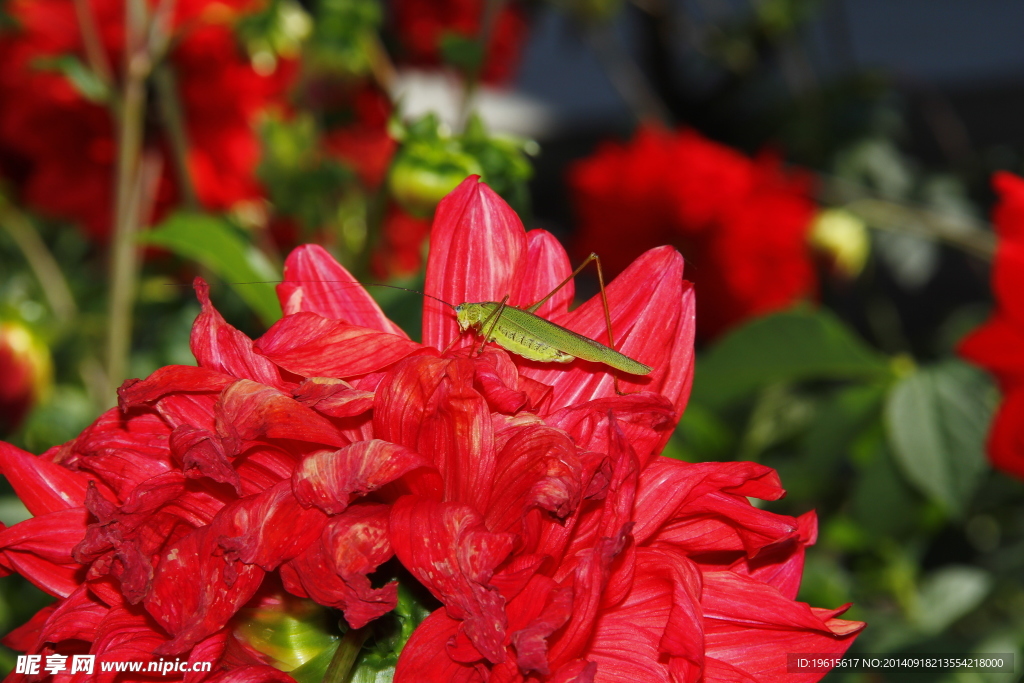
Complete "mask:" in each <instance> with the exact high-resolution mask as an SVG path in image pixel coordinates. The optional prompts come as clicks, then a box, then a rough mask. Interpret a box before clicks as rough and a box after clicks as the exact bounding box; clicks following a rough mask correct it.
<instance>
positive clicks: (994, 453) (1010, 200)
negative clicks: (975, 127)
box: [960, 172, 1024, 477]
mask: <svg viewBox="0 0 1024 683" xmlns="http://www.w3.org/2000/svg"><path fill="white" fill-rule="evenodd" d="M993 185H994V186H995V189H996V191H997V192H998V194H999V200H1000V201H999V204H998V206H997V207H996V209H995V212H994V215H993V221H994V222H995V226H996V234H997V236H998V237H999V243H998V246H997V249H996V256H995V261H994V262H993V264H992V290H993V292H994V294H995V298H996V311H995V313H994V314H993V316H992V318H991V319H990V320H989V321H988V322H987V323H985V325H983V326H982V327H981V328H980V329H978V330H976V331H975V332H974V333H973V334H971V335H970V336H969V337H968V338H967V339H965V340H964V342H963V343H962V344H961V346H960V353H961V354H963V355H964V356H965V357H966V358H968V359H970V360H972V361H974V362H975V363H977V364H978V365H980V366H982V367H984V368H987V369H988V370H989V371H990V372H992V374H994V375H995V377H996V379H997V380H998V381H999V387H1000V389H1001V390H1002V392H1003V402H1002V404H1001V405H1000V406H999V411H998V413H997V414H996V417H995V420H994V421H993V423H992V431H991V432H990V433H989V438H988V452H989V457H990V458H991V460H992V464H993V465H994V466H995V467H997V468H999V469H1001V470H1004V471H1006V472H1009V473H1011V474H1014V475H1016V476H1018V477H1024V179H1021V178H1019V177H1017V176H1015V175H1013V174H1011V173H1006V172H1000V173H997V174H996V175H995V177H994V178H993Z"/></svg>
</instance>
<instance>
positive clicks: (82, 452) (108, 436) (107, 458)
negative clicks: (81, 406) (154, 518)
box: [68, 408, 171, 499]
mask: <svg viewBox="0 0 1024 683" xmlns="http://www.w3.org/2000/svg"><path fill="white" fill-rule="evenodd" d="M170 433H171V428H170V427H168V426H167V423H166V422H164V421H163V420H161V419H160V417H159V416H158V415H154V414H152V413H133V414H130V415H125V414H123V413H122V412H121V411H120V410H118V409H116V408H112V409H111V410H108V411H107V412H105V413H104V414H103V415H101V416H100V417H99V419H97V420H96V421H95V422H94V423H92V425H90V426H89V427H88V428H86V430H85V431H84V432H82V434H81V435H80V436H79V437H78V438H77V439H75V440H74V441H73V442H72V443H71V444H70V450H71V452H72V454H73V455H72V456H71V458H69V460H68V464H69V465H73V466H74V467H76V468H77V469H81V470H88V471H90V472H93V473H95V474H96V476H97V477H98V478H99V479H100V481H101V482H103V483H105V484H106V485H107V486H109V487H110V488H111V489H113V491H114V493H115V494H116V495H117V496H118V497H120V498H122V499H123V498H124V497H126V496H127V495H129V494H130V493H131V491H132V489H134V488H135V487H136V486H138V485H139V484H141V483H142V482H144V481H146V480H147V479H151V478H153V477H155V476H157V475H158V474H162V473H164V472H166V471H168V470H169V469H171V458H170V452H169V449H168V436H169V435H170Z"/></svg>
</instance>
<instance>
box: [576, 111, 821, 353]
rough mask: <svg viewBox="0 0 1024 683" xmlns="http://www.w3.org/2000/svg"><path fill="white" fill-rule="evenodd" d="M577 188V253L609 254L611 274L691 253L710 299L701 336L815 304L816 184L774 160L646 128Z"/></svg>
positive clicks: (583, 173)
mask: <svg viewBox="0 0 1024 683" xmlns="http://www.w3.org/2000/svg"><path fill="white" fill-rule="evenodd" d="M568 180H569V186H570V188H571V190H572V194H573V197H572V199H573V206H574V207H575V210H576V214H577V217H578V220H579V223H578V236H577V247H578V251H579V252H580V253H588V252H591V251H594V252H597V253H598V254H600V255H601V256H602V259H603V260H604V262H605V264H606V265H607V267H608V270H609V271H610V272H611V273H612V274H615V273H618V272H620V271H621V270H622V269H623V268H625V266H626V265H627V264H628V263H629V262H630V261H632V260H633V259H634V258H636V256H637V255H638V254H640V253H641V252H642V251H644V250H645V249H648V248H650V247H652V246H655V245H658V244H672V245H675V246H677V247H678V248H679V249H680V250H681V251H682V252H683V255H684V256H685V257H686V259H687V261H688V262H689V263H690V270H689V272H688V274H689V275H690V276H692V277H693V280H694V284H695V286H696V287H697V288H698V289H699V290H700V292H701V301H702V305H701V317H700V328H699V331H700V334H701V336H705V337H710V336H714V335H717V334H719V333H721V332H723V331H725V330H727V329H728V328H730V327H732V326H734V325H736V324H738V323H740V322H742V321H743V320H745V319H747V318H750V317H752V316H756V315H760V314H764V313H769V312H771V311H776V310H779V309H782V308H785V307H787V306H789V305H791V304H792V303H794V302H796V301H799V300H801V299H804V298H809V297H813V296H814V289H815V285H816V278H815V273H814V267H813V263H812V260H811V255H810V251H809V248H808V246H807V233H808V231H809V229H810V226H811V220H812V218H813V216H814V212H815V206H814V204H813V203H812V202H811V200H810V199H809V198H808V189H809V187H808V186H809V180H808V178H807V177H805V176H803V175H800V174H797V175H790V174H787V173H786V172H785V171H784V170H783V169H782V167H781V163H780V161H779V160H778V159H777V158H775V157H773V156H771V155H762V156H761V157H760V158H758V159H753V160H752V159H748V158H747V157H745V156H743V155H742V154H740V153H738V152H736V151H735V150H732V149H730V148H728V147H725V146H724V145H720V144H718V143H715V142H712V141H710V140H707V139H705V138H703V137H701V136H700V135H699V134H697V133H695V132H693V131H680V132H678V133H671V132H669V131H665V130H662V129H658V128H653V127H642V128H640V129H639V130H638V131H637V134H636V136H635V137H634V138H633V140H632V141H631V142H629V143H627V144H624V145H622V144H616V143H610V142H609V143H604V144H603V145H601V146H600V147H599V148H598V150H597V151H596V152H595V153H594V154H593V155H592V156H590V157H589V158H587V159H584V160H582V161H580V162H577V163H576V164H575V165H574V166H573V167H572V168H571V170H570V172H569V179H568Z"/></svg>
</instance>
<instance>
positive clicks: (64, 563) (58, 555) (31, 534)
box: [0, 508, 87, 597]
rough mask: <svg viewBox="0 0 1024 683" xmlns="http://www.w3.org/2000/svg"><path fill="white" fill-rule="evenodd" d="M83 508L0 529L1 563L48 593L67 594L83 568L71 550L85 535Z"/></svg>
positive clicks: (76, 581) (60, 511) (81, 575)
mask: <svg viewBox="0 0 1024 683" xmlns="http://www.w3.org/2000/svg"><path fill="white" fill-rule="evenodd" d="M86 519H87V512H86V510H85V508H73V509H70V510H58V511H56V512H50V513H46V514H44V515H40V516H38V517H33V518H32V519H27V520H25V521H24V522H20V523H18V524H15V525H14V526H12V527H9V528H7V529H4V530H3V531H2V532H0V550H2V552H3V565H4V566H6V567H8V568H10V569H13V570H14V571H16V572H18V573H19V574H21V575H22V576H24V577H26V578H27V579H28V580H30V581H31V582H32V583H33V584H35V585H36V586H38V587H39V588H40V589H41V590H43V591H46V592H47V593H49V594H50V595H57V596H60V597H66V596H68V595H70V594H71V593H73V592H74V591H75V589H76V588H78V586H79V585H80V584H81V582H82V578H83V573H84V570H83V568H82V565H81V564H79V563H78V562H76V561H75V559H74V558H73V557H72V554H71V551H72V550H73V549H74V547H75V545H77V544H78V543H79V542H80V541H81V540H82V538H83V537H84V536H85V528H86V527H85V524H86Z"/></svg>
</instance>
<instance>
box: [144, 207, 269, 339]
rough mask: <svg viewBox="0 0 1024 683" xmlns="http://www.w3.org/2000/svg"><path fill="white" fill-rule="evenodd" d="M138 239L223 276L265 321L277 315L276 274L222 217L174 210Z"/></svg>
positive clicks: (267, 262)
mask: <svg viewBox="0 0 1024 683" xmlns="http://www.w3.org/2000/svg"><path fill="white" fill-rule="evenodd" d="M140 239H141V241H143V242H144V243H146V244H154V245H157V246H161V247H164V248H165V249H169V250H170V251H172V252H174V253H175V254H178V255H179V256H182V257H184V258H188V259H192V260H193V261H196V262H197V263H200V264H202V265H203V266H205V267H206V268H208V269H209V270H210V271H212V272H213V273H215V274H216V275H218V276H219V277H221V278H223V279H224V281H225V282H227V283H228V284H229V285H231V287H232V288H233V289H234V290H235V291H236V292H237V293H238V296H239V297H241V298H242V300H243V301H245V303H246V304H248V305H249V307H250V308H251V309H252V310H253V311H254V312H255V313H256V315H257V316H259V318H260V320H261V321H263V322H264V323H265V324H267V325H271V324H273V323H274V321H276V320H277V319H278V318H280V317H281V306H280V305H279V304H278V302H277V297H276V296H275V294H274V284H273V282H274V281H276V280H279V279H280V277H281V276H280V273H279V272H278V271H277V270H276V269H275V268H274V267H273V266H272V265H271V264H270V261H269V260H267V258H266V256H264V255H263V253H262V252H261V251H259V250H258V249H257V248H256V247H254V246H253V245H252V244H249V243H248V242H246V241H245V239H244V238H243V237H242V234H241V233H240V232H239V231H238V230H236V229H235V228H233V227H232V226H231V224H230V223H228V222H227V221H226V220H225V219H223V218H218V217H216V216H208V215H204V214H186V213H177V214H174V215H172V216H171V217H170V218H168V219H167V220H165V221H164V222H163V223H161V224H160V225H158V226H157V227H155V228H154V229H153V230H151V231H149V232H147V233H145V234H143V235H142V236H141V238H140Z"/></svg>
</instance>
